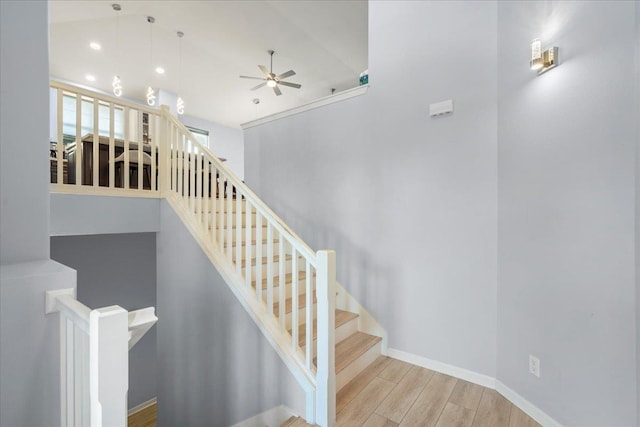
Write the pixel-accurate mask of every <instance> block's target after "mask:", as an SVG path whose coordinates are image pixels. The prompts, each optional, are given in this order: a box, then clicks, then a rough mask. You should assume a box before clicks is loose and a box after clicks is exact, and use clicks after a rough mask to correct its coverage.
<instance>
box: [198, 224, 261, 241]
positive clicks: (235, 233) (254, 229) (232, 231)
mask: <svg viewBox="0 0 640 427" xmlns="http://www.w3.org/2000/svg"><path fill="white" fill-rule="evenodd" d="M211 230H215V231H216V233H218V234H219V233H220V228H219V227H218V226H217V224H216V226H215V227H212V226H211V225H209V232H211ZM223 230H224V234H225V237H226V235H227V233H228V232H229V230H228V229H227V228H224V229H223ZM241 230H242V239H243V240H244V239H246V237H247V230H248V229H247V228H242V229H241ZM237 233H238V229H237V228H236V227H232V228H231V234H233V239H234V240H235V239H236V237H237ZM250 235H251V238H252V239H253V240H255V238H256V228H255V227H251V233H250ZM261 237H262V238H263V239H265V238H266V237H267V227H262V236H261Z"/></svg>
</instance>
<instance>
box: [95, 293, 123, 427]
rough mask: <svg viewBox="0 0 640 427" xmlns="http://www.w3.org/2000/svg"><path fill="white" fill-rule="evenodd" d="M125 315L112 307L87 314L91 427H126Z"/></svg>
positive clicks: (115, 307) (120, 310) (121, 310)
mask: <svg viewBox="0 0 640 427" xmlns="http://www.w3.org/2000/svg"><path fill="white" fill-rule="evenodd" d="M128 322H129V320H128V313H127V311H126V310H124V309H123V308H121V307H119V306H117V305H113V306H111V307H105V308H99V309H97V310H92V311H91V313H90V314H89V374H90V378H91V379H90V383H89V400H90V403H91V425H92V426H97V427H107V426H126V425H127V391H128V390H129V326H128Z"/></svg>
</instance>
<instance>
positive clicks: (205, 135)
mask: <svg viewBox="0 0 640 427" xmlns="http://www.w3.org/2000/svg"><path fill="white" fill-rule="evenodd" d="M187 129H189V130H190V131H191V133H192V134H193V136H195V137H196V140H197V141H198V142H199V143H200V144H202V145H204V146H205V147H207V148H209V131H208V130H202V129H197V128H192V127H191V126H187Z"/></svg>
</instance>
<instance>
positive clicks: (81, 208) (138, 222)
mask: <svg viewBox="0 0 640 427" xmlns="http://www.w3.org/2000/svg"><path fill="white" fill-rule="evenodd" d="M50 198H51V215H50V218H49V220H50V224H51V225H50V227H51V236H77V235H85V234H112V233H116V234H122V233H146V232H156V231H159V230H160V200H159V199H144V198H136V197H113V196H90V195H77V194H51V195H50Z"/></svg>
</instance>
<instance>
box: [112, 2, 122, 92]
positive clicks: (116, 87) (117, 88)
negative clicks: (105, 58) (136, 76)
mask: <svg viewBox="0 0 640 427" xmlns="http://www.w3.org/2000/svg"><path fill="white" fill-rule="evenodd" d="M111 8H112V9H113V10H114V11H115V12H116V67H117V64H118V56H119V55H120V11H121V10H122V7H120V5H119V4H118V3H114V4H112V5H111ZM111 86H112V87H113V94H114V95H115V96H122V80H120V76H119V75H118V72H117V71H116V73H115V74H114V75H113V82H112V83H111Z"/></svg>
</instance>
